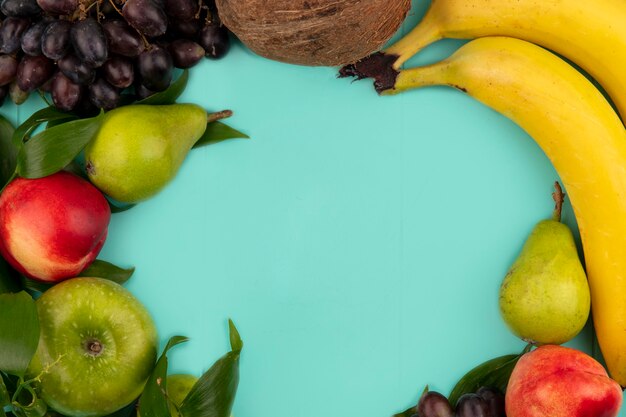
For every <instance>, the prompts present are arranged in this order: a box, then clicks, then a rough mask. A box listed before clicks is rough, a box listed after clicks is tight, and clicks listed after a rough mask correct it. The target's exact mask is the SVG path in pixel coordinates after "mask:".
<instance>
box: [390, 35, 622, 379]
mask: <svg viewBox="0 0 626 417" xmlns="http://www.w3.org/2000/svg"><path fill="white" fill-rule="evenodd" d="M429 85H448V86H452V87H455V88H457V89H459V90H462V91H464V92H466V93H467V94H469V95H471V96H472V97H474V98H476V99H478V100H479V101H481V102H482V103H484V104H486V105H487V106H489V107H491V108H493V109H494V110H496V111H498V112H500V113H502V114H504V115H505V116H507V117H509V118H510V119H512V120H513V121H514V122H516V123H517V124H519V125H520V126H521V127H522V128H524V129H525V130H526V132H527V133H528V134H530V135H531V136H532V137H533V138H534V139H535V141H536V142H537V143H538V144H539V146H541V148H542V149H543V151H544V152H545V153H546V155H547V156H548V157H549V158H550V160H551V161H552V163H553V164H554V166H555V168H556V170H557V171H558V173H559V175H560V176H561V179H562V181H563V183H564V185H565V187H566V189H567V193H568V195H569V197H570V200H571V202H572V205H573V207H574V212H575V214H576V218H577V220H578V225H579V227H580V233H581V237H582V241H583V248H584V252H585V259H586V264H587V274H588V278H589V284H590V288H591V299H592V310H593V318H594V325H595V328H596V333H597V336H598V340H599V343H600V347H601V349H602V353H603V354H604V358H605V360H606V363H607V366H608V368H609V372H610V373H611V376H612V377H613V378H614V379H616V380H617V381H618V382H619V383H620V384H621V385H622V386H626V130H625V129H624V126H623V124H622V123H621V120H620V119H619V117H618V116H617V114H616V113H615V112H614V111H613V109H612V107H611V106H610V104H609V103H608V102H607V100H606V99H605V98H604V97H603V96H602V94H601V93H600V92H599V91H598V90H597V89H596V88H595V87H594V86H593V84H592V83H591V82H589V81H588V80H587V79H586V78H585V77H584V76H583V75H581V74H580V73H579V72H578V71H576V70H575V69H574V68H573V67H571V66H570V65H568V64H567V63H566V62H565V61H563V60H561V59H560V58H558V57H557V56H556V55H554V54H552V53H550V52H548V51H546V50H545V49H542V48H540V47H538V46H536V45H534V44H531V43H529V42H525V41H522V40H518V39H513V38H505V37H486V38H481V39H477V40H474V41H471V42H469V43H467V44H466V45H464V46H463V47H461V48H460V49H459V50H458V51H457V52H456V53H454V54H453V55H452V56H451V57H450V58H448V59H446V60H444V61H442V62H439V63H437V64H434V65H430V66H427V67H421V68H413V69H408V70H401V71H400V72H399V74H398V77H397V79H396V82H395V85H394V86H393V88H392V89H389V90H386V91H383V92H382V93H383V94H395V93H399V92H402V91H405V90H408V89H413V88H418V87H424V86H429Z"/></svg>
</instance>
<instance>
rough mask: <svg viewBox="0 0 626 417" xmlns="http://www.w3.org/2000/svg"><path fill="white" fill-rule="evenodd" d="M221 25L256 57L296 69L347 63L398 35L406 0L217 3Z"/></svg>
mask: <svg viewBox="0 0 626 417" xmlns="http://www.w3.org/2000/svg"><path fill="white" fill-rule="evenodd" d="M216 3H217V7H218V11H219V15H220V18H221V20H222V22H223V23H224V24H225V25H226V27H228V29H230V30H231V31H232V32H233V33H234V34H235V35H237V37H238V38H239V39H241V41H242V42H243V43H244V44H246V45H247V46H248V47H249V48H250V49H252V50H253V51H254V52H256V53H257V54H259V55H261V56H264V57H266V58H270V59H273V60H277V61H282V62H288V63H292V64H300V65H324V66H337V65H345V64H349V63H353V62H355V61H357V60H359V59H361V58H363V57H365V56H367V55H369V54H371V53H372V52H375V51H377V50H378V49H380V48H381V47H382V46H383V45H384V44H385V43H386V42H387V41H388V40H389V38H391V36H392V35H393V34H394V33H395V32H396V30H398V28H399V27H400V25H401V24H402V22H403V21H404V18H405V17H406V15H407V13H408V11H409V9H410V8H411V0H217V1H216Z"/></svg>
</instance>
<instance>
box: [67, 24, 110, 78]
mask: <svg viewBox="0 0 626 417" xmlns="http://www.w3.org/2000/svg"><path fill="white" fill-rule="evenodd" d="M70 37H71V40H72V45H73V46H74V52H76V56H77V57H78V58H79V59H80V60H81V61H83V62H84V63H85V64H87V65H89V66H91V67H93V68H98V67H99V66H101V65H102V64H104V62H105V61H106V60H107V58H108V56H109V51H108V47H107V39H106V36H105V35H104V30H103V29H102V26H101V25H100V23H98V22H97V21H96V20H95V19H94V18H92V17H88V18H87V19H85V20H81V21H79V22H76V23H74V25H72V29H71V31H70Z"/></svg>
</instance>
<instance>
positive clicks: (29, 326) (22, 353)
mask: <svg viewBox="0 0 626 417" xmlns="http://www.w3.org/2000/svg"><path fill="white" fill-rule="evenodd" d="M0 311H1V312H2V314H0V370H2V371H4V372H6V373H8V374H11V375H17V376H20V377H21V376H24V372H25V371H26V368H27V367H28V364H29V363H30V360H31V359H32V357H33V355H34V354H35V350H36V349H37V343H38V342H39V318H38V316H37V307H36V306H35V301H34V300H33V299H32V297H31V296H30V295H28V294H27V293H25V292H24V291H22V292H19V293H17V294H0Z"/></svg>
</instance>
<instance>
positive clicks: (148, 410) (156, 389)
mask: <svg viewBox="0 0 626 417" xmlns="http://www.w3.org/2000/svg"><path fill="white" fill-rule="evenodd" d="M187 340H189V339H188V338H186V337H184V336H174V337H171V338H170V340H169V341H168V342H167V346H165V349H163V353H161V357H160V358H159V360H158V361H157V363H156V366H155V367H154V370H153V371H152V375H150V378H148V382H146V386H145V388H144V390H143V394H141V398H140V399H139V413H138V414H140V415H141V417H167V416H169V415H170V411H169V405H168V403H167V397H166V394H165V393H166V392H167V384H166V382H167V352H168V351H169V350H170V349H171V348H173V347H174V346H176V345H178V344H180V343H183V342H186V341H187Z"/></svg>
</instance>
